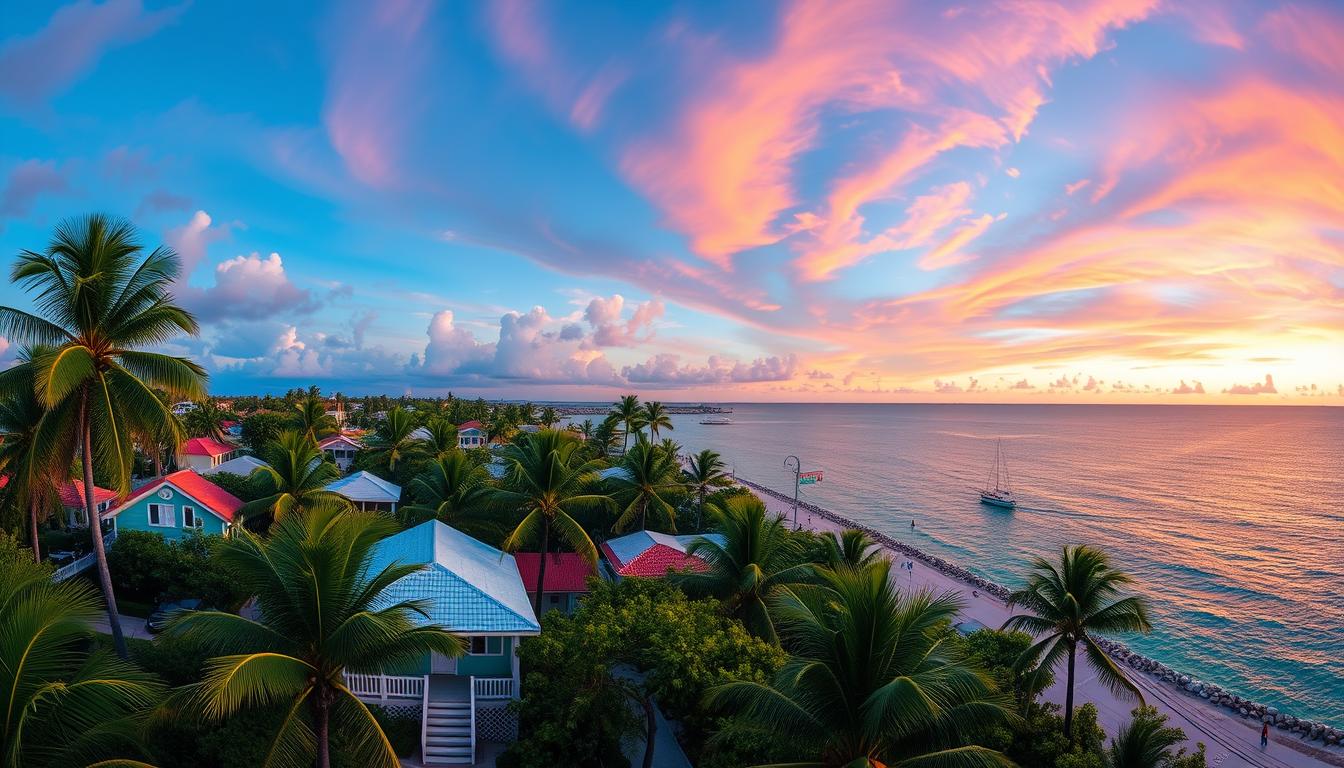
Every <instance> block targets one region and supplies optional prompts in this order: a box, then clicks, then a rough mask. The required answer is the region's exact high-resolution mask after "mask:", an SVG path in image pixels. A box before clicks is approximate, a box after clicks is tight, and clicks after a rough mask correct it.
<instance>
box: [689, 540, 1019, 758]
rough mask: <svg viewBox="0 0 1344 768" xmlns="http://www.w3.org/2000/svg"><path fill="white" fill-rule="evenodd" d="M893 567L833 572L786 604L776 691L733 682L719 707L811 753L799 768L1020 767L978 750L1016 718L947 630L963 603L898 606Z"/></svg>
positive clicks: (927, 599)
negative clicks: (993, 730) (785, 652)
mask: <svg viewBox="0 0 1344 768" xmlns="http://www.w3.org/2000/svg"><path fill="white" fill-rule="evenodd" d="M890 565H891V564H890V563H888V562H886V561H883V562H880V563H877V564H875V565H873V566H870V567H868V568H863V569H859V570H855V569H852V568H844V569H841V570H839V571H834V572H832V571H825V572H824V573H823V574H822V579H823V586H821V587H813V588H812V589H810V590H808V591H806V592H801V591H800V592H798V593H795V594H789V595H786V596H785V597H784V598H782V600H781V605H780V607H779V609H778V610H779V613H780V616H781V625H782V627H783V632H784V637H785V640H786V642H787V643H788V645H789V647H790V648H791V649H793V655H792V656H791V657H790V659H789V660H788V661H787V662H785V663H784V666H783V667H781V668H780V669H779V671H778V672H777V673H776V674H775V676H774V679H773V681H772V682H771V683H769V684H764V683H758V682H754V681H750V682H749V681H742V682H734V683H728V684H726V685H722V686H719V687H717V688H713V689H711V690H710V692H709V696H708V701H709V703H710V704H711V705H713V706H717V707H723V708H724V709H725V710H731V711H733V712H734V713H736V714H740V715H741V716H743V717H745V718H747V719H748V720H749V721H750V722H751V723H753V724H755V725H756V726H758V727H759V728H760V729H762V730H764V731H766V732H767V733H770V734H772V735H774V736H776V737H778V738H780V739H782V740H785V742H786V743H795V744H799V745H800V746H801V748H803V749H805V750H807V753H806V757H805V759H804V760H802V761H800V762H797V763H791V764H790V765H796V766H819V767H820V766H826V767H827V768H830V767H832V766H844V767H845V768H878V767H880V766H904V765H909V766H917V765H920V766H922V765H938V766H1012V765H1013V763H1012V762H1011V761H1010V760H1008V758H1006V757H1004V756H1003V755H1001V754H999V753H998V752H995V751H993V750H990V749H988V748H986V747H981V746H975V745H974V741H975V740H976V739H977V737H979V736H980V735H981V734H982V733H983V732H984V731H985V730H987V729H988V728H990V727H992V726H994V725H996V724H999V723H1001V722H1003V721H1004V720H1005V719H1006V718H1007V717H1009V715H1008V713H1007V710H1006V709H1005V700H1004V699H1003V698H1002V697H1000V696H998V695H996V694H994V693H993V692H992V690H991V686H990V683H989V682H988V679H987V678H986V677H985V676H984V675H983V673H981V672H979V671H978V670H975V669H974V668H972V667H971V666H970V665H969V664H968V663H967V662H966V661H965V660H964V659H963V658H962V657H961V655H960V654H959V653H958V651H957V650H956V649H955V647H954V645H952V644H949V643H947V642H946V641H945V639H944V637H943V636H942V635H941V633H940V632H939V631H938V630H939V628H940V624H942V623H944V622H947V621H949V620H951V618H952V617H953V616H955V615H956V613H957V611H958V610H959V609H960V607H961V606H960V603H959V601H958V600H957V598H955V597H953V596H951V595H943V596H941V597H936V598H935V597H932V596H930V595H927V594H920V595H914V596H912V597H901V596H899V595H897V593H896V590H895V588H894V587H893V585H892V584H891V580H890V575H889V570H890Z"/></svg>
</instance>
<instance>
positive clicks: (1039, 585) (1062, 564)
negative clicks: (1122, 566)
mask: <svg viewBox="0 0 1344 768" xmlns="http://www.w3.org/2000/svg"><path fill="white" fill-rule="evenodd" d="M1132 581H1133V579H1131V578H1130V577H1129V575H1128V574H1126V573H1124V572H1122V571H1118V570H1116V569H1115V568H1112V567H1111V562H1110V558H1109V557H1108V556H1107V555H1106V553H1105V552H1103V551H1101V550H1099V549H1095V548H1093V547H1089V546H1086V545H1078V546H1068V547H1065V548H1064V550H1063V553H1062V554H1061V556H1060V559H1059V562H1058V564H1056V563H1052V562H1050V561H1049V560H1046V559H1045V558H1043V557H1037V558H1034V559H1033V560H1032V564H1031V571H1030V572H1029V573H1028V574H1027V583H1026V586H1025V587H1024V588H1023V589H1020V590H1018V591H1016V592H1014V593H1013V594H1012V596H1011V598H1010V599H1009V603H1008V604H1009V606H1022V607H1024V608H1026V609H1028V610H1029V611H1030V613H1019V614H1016V615H1014V616H1011V617H1009V619H1008V621H1006V622H1004V625H1003V628H1004V629H1015V630H1022V631H1024V632H1028V633H1030V634H1032V635H1035V636H1037V637H1038V638H1039V640H1038V641H1037V642H1036V644H1035V645H1033V646H1031V647H1030V648H1028V649H1027V650H1026V651H1024V652H1023V654H1022V656H1021V657H1020V658H1019V659H1018V661H1017V666H1018V668H1019V669H1024V670H1025V669H1031V668H1035V669H1039V670H1050V669H1053V668H1054V666H1055V665H1056V664H1057V663H1059V662H1060V661H1062V660H1065V659H1067V663H1068V677H1067V679H1066V685H1067V686H1068V687H1067V688H1066V689H1065V694H1064V735H1065V736H1067V737H1069V738H1072V737H1073V680H1074V663H1075V656H1076V654H1077V651H1078V650H1079V646H1081V647H1082V651H1083V654H1084V655H1085V656H1086V658H1087V662H1088V664H1089V665H1091V667H1092V669H1093V670H1094V671H1095V672H1096V673H1097V679H1098V680H1100V681H1101V682H1102V683H1104V684H1105V685H1106V687H1107V688H1110V689H1111V691H1112V692H1113V693H1115V694H1116V695H1121V696H1129V697H1134V698H1137V699H1138V700H1139V701H1143V694H1141V693H1140V692H1139V689H1138V687H1137V686H1136V685H1134V683H1132V682H1130V681H1129V679H1128V678H1126V677H1125V674H1124V672H1122V671H1121V670H1120V668H1119V667H1118V666H1116V664H1115V662H1113V661H1111V658H1110V657H1109V656H1107V655H1106V652H1105V651H1103V650H1102V649H1101V646H1099V645H1097V642H1096V640H1095V639H1094V638H1093V636H1092V635H1093V633H1096V632H1148V631H1149V630H1151V629H1152V626H1151V625H1150V624H1149V623H1148V607H1147V605H1146V604H1145V602H1144V600H1143V598H1141V597H1137V596H1130V597H1118V596H1119V594H1120V588H1121V587H1123V586H1125V585H1127V584H1130V583H1131V582H1132ZM1117 598H1118V599H1117Z"/></svg>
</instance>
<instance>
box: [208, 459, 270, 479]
mask: <svg viewBox="0 0 1344 768" xmlns="http://www.w3.org/2000/svg"><path fill="white" fill-rule="evenodd" d="M269 466H270V464H267V463H266V462H264V461H262V460H261V459H258V458H257V457H256V456H235V457H233V458H232V459H229V460H228V461H226V462H223V463H221V464H216V465H215V466H213V467H211V468H209V469H207V470H205V471H204V472H202V473H201V474H202V475H205V476H207V477H209V476H210V475H218V474H221V473H228V474H230V475H241V476H243V477H247V476H249V475H251V474H252V470H254V469H256V468H258V467H269Z"/></svg>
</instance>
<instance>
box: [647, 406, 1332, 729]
mask: <svg viewBox="0 0 1344 768" xmlns="http://www.w3.org/2000/svg"><path fill="white" fill-rule="evenodd" d="M732 407H733V409H734V413H733V414H732V419H733V421H734V424H733V426H728V427H715V426H702V425H700V424H698V421H699V420H700V417H698V416H674V417H673V422H674V424H675V430H674V431H673V432H672V433H670V435H668V436H670V437H673V438H675V439H676V440H677V441H678V442H680V443H682V444H683V445H685V446H686V447H687V448H692V449H699V448H702V447H707V448H714V449H716V450H718V451H720V452H721V453H722V454H723V455H724V457H725V458H726V459H727V460H728V461H729V462H730V464H732V465H734V466H735V468H736V471H737V472H738V473H739V474H741V475H742V476H744V477H747V478H749V479H752V480H755V481H756V482H759V483H762V484H765V485H768V486H770V487H773V488H775V489H777V490H780V491H785V492H791V491H792V487H793V475H792V473H791V472H790V471H789V470H786V469H784V466H783V464H784V458H785V456H787V455H789V454H797V455H798V456H799V457H800V458H801V459H802V463H803V470H804V471H808V470H812V469H821V470H824V471H825V480H824V481H823V482H822V483H820V484H818V485H813V486H804V487H803V489H802V495H801V497H802V498H804V499H807V500H810V501H812V502H814V503H816V504H819V505H820V506H822V507H826V508H828V509H832V510H835V511H836V512H839V513H840V514H843V515H845V516H847V517H850V518H852V519H855V520H858V521H860V522H863V523H864V524H866V525H869V526H872V527H874V528H877V529H879V530H882V531H884V532H886V533H888V534H889V535H892V536H894V537H896V538H898V539H901V540H905V541H909V542H910V543H912V544H914V545H915V546H918V547H920V548H921V549H925V550H926V551H929V552H932V553H934V554H938V555H941V556H943V557H948V558H951V559H953V560H955V561H956V562H958V563H959V564H961V565H962V566H964V567H966V568H969V569H971V570H973V571H976V572H979V573H981V574H983V575H985V576H986V577H988V578H991V579H993V580H995V581H998V582H1000V583H1002V584H1005V585H1006V586H1009V587H1013V586H1015V585H1016V584H1017V583H1018V580H1019V579H1020V574H1021V573H1022V571H1023V567H1024V564H1025V562H1026V561H1027V559H1028V558H1029V557H1030V556H1032V555H1040V554H1045V555H1049V554H1051V553H1053V552H1055V551H1057V549H1058V548H1059V547H1060V546H1061V545H1063V544H1065V543H1078V542H1086V543H1090V544H1094V545H1098V546H1101V547H1104V548H1105V549H1106V550H1108V551H1109V552H1111V553H1112V555H1113V556H1114V558H1115V560H1116V561H1117V562H1118V564H1119V565H1120V566H1121V567H1122V568H1124V569H1125V570H1127V571H1128V572H1130V573H1131V574H1133V575H1134V576H1135V578H1136V579H1137V584H1136V585H1135V588H1136V589H1137V591H1139V592H1141V593H1142V594H1144V595H1145V596H1146V597H1147V598H1148V599H1149V600H1150V602H1151V604H1152V607H1153V619H1154V632H1153V633H1152V634H1151V635H1148V636H1145V637H1132V638H1125V640H1126V641H1127V642H1128V643H1129V644H1130V645H1131V646H1132V647H1134V648H1135V649H1136V650H1139V651H1141V652H1142V653H1144V654H1146V655H1148V656H1151V657H1153V658H1156V659H1158V660H1160V661H1163V662H1165V663H1167V664H1170V665H1172V666H1174V667H1176V668H1178V669H1181V670H1183V671H1186V672H1188V673H1191V674H1193V675H1195V676H1197V677H1199V678H1201V679H1203V680H1206V681H1210V682H1216V683H1218V684H1219V685H1222V686H1224V687H1229V688H1231V689H1233V690H1235V691H1237V692H1238V693H1240V694H1242V695H1243V696H1249V697H1250V698H1252V699H1255V700H1257V701H1262V702H1265V703H1270V704H1275V705H1278V706H1280V707H1281V708H1283V709H1285V711H1288V712H1291V713H1293V714H1296V715H1297V716H1299V717H1308V718H1313V719H1323V720H1327V721H1330V722H1333V723H1336V724H1339V723H1344V540H1342V539H1344V408H1333V409H1331V408H1292V407H1243V408H1238V407H1208V406H1206V407H1198V406H1190V407H1182V406H1025V405H1024V406H1019V405H998V406H981V405H735V406H732ZM999 438H1001V439H1002V440H1003V451H1004V455H1005V457H1006V458H1007V461H1008V463H1009V468H1010V469H1011V471H1012V476H1013V486H1014V490H1015V491H1016V492H1017V496H1018V499H1019V504H1020V506H1019V507H1018V508H1017V509H1016V510H1015V511H1004V510H996V509H992V508H989V507H986V506H984V505H981V504H980V503H979V501H978V497H977V495H976V489H977V488H979V487H980V486H982V485H983V484H984V482H985V478H986V475H987V474H988V472H989V469H990V467H991V466H992V464H993V460H994V440H995V439H999ZM912 518H913V519H915V520H916V522H917V525H916V529H915V531H914V532H913V533H912V532H911V531H910V520H911V519H912Z"/></svg>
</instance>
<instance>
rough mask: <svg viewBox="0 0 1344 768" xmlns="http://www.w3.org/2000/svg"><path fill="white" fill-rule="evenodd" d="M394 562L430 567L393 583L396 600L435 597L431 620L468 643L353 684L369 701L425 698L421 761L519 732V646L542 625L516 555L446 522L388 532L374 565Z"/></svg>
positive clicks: (456, 754) (389, 593)
mask: <svg viewBox="0 0 1344 768" xmlns="http://www.w3.org/2000/svg"><path fill="white" fill-rule="evenodd" d="M392 563H401V564H404V565H405V564H409V565H421V566H424V569H423V570H420V571H416V572H414V573H411V574H408V575H406V576H403V577H402V578H401V579H399V580H397V581H395V582H393V583H392V584H391V585H390V586H389V587H387V589H386V590H384V593H383V595H384V599H385V600H387V601H388V602H389V603H393V602H400V601H403V600H421V601H425V602H427V603H428V606H427V607H428V610H427V614H428V615H427V616H424V617H419V616H417V619H418V620H419V621H420V622H422V623H423V624H430V625H437V626H440V627H443V628H445V629H448V630H451V631H452V632H454V633H456V634H457V635H458V636H460V637H461V638H462V639H463V640H464V641H465V643H466V646H467V653H466V654H465V655H463V656H460V657H458V658H456V659H450V658H446V657H443V656H440V655H438V654H425V655H424V656H423V657H422V658H420V659H418V660H415V661H412V662H406V663H402V664H400V665H398V666H396V667H393V668H388V669H384V670H382V672H381V674H376V675H353V674H347V675H346V684H347V685H348V686H349V687H350V688H351V690H353V691H354V692H355V694H356V695H358V696H360V697H361V698H363V699H365V700H368V701H378V702H380V703H384V704H386V703H387V702H388V700H389V699H391V700H396V699H402V700H403V701H402V702H395V701H394V703H402V704H410V705H412V706H414V705H421V706H420V728H421V744H422V745H423V755H422V762H424V763H426V764H437V763H460V764H471V763H473V762H474V761H475V753H476V742H477V741H478V740H484V741H499V742H508V741H512V740H514V739H516V738H517V729H518V722H517V715H516V714H515V713H513V712H511V711H510V710H509V706H508V705H509V701H510V700H513V699H516V698H518V690H519V683H520V679H519V670H518V656H517V646H518V643H519V641H520V640H521V639H522V638H524V637H530V636H534V635H538V634H540V633H541V625H540V623H539V622H538V621H537V617H536V615H535V614H534V613H533V612H532V604H531V603H530V602H529V601H528V598H527V591H526V590H525V589H524V588H523V581H522V578H521V577H520V576H519V573H518V566H517V564H516V563H515V561H514V558H513V557H512V556H510V555H508V554H505V553H504V552H501V551H500V550H498V549H495V548H494V547H491V546H489V545H488V544H483V543H481V542H480V541H477V540H476V539H473V538H472V537H470V536H468V535H466V534H464V533H462V532H461V531H458V530H457V529H455V528H452V527H450V526H448V525H445V524H444V523H441V522H439V521H437V520H430V521H429V522H426V523H422V524H420V525H417V526H416V527H414V528H410V529H408V530H405V531H402V532H401V533H397V534H394V535H392V536H389V537H387V538H386V539H383V540H382V541H380V542H378V544H377V545H376V546H375V547H374V551H373V559H372V571H371V572H373V573H377V572H378V571H380V570H381V569H383V568H384V567H386V566H388V565H390V564H392Z"/></svg>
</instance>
